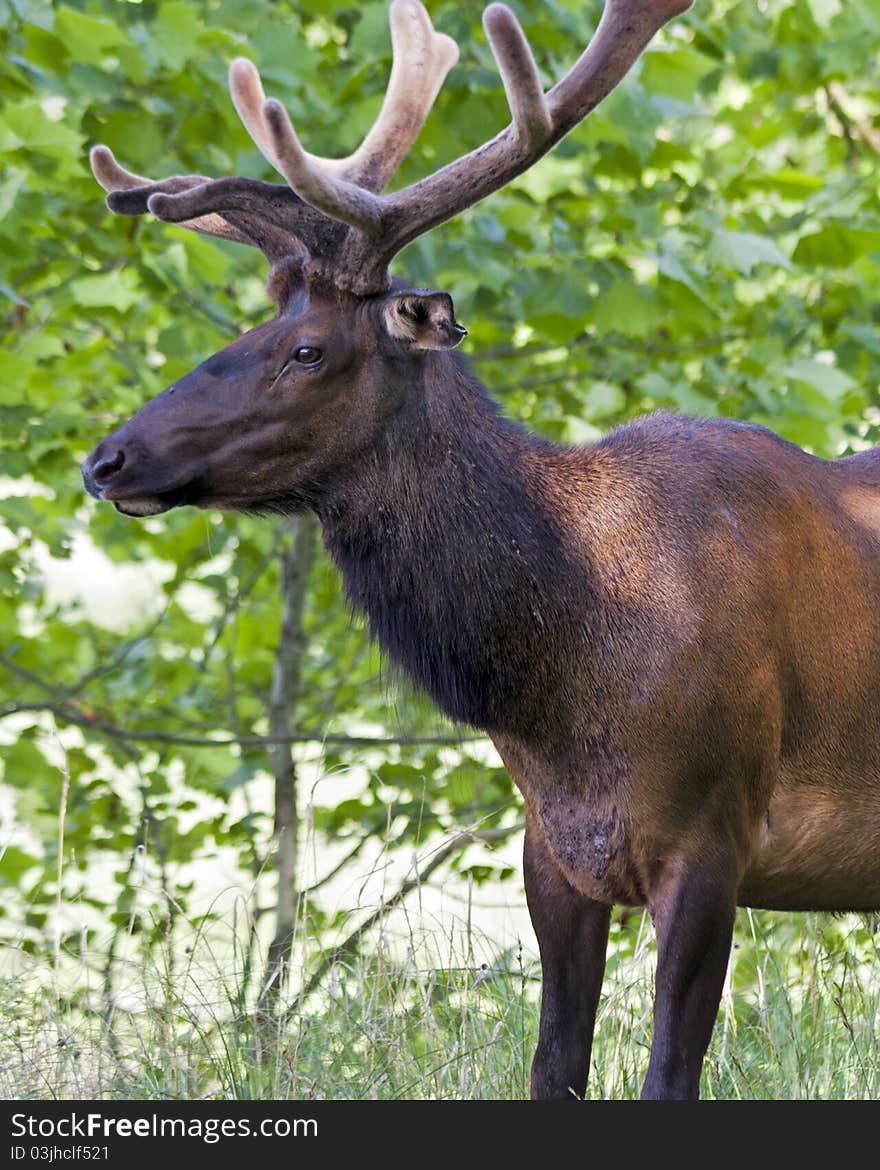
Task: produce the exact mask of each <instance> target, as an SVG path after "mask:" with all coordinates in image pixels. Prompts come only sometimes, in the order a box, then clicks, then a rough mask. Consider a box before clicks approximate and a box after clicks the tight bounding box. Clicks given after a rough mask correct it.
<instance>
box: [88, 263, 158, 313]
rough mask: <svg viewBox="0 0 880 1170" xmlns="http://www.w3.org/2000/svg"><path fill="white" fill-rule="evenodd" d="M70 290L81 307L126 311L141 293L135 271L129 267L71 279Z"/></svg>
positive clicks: (139, 297) (140, 296) (139, 298)
mask: <svg viewBox="0 0 880 1170" xmlns="http://www.w3.org/2000/svg"><path fill="white" fill-rule="evenodd" d="M70 291H71V293H72V295H73V298H74V300H75V301H76V303H77V304H78V305H81V306H82V307H83V308H89V309H93V308H100V307H104V306H106V307H107V308H111V309H117V310H118V311H119V312H120V313H124V312H126V311H127V310H128V309H130V308H131V307H132V306H133V305H136V304H137V303H138V301H140V300H141V298H142V296H143V293H142V290H141V284H140V280H139V278H138V275H137V273H136V272H134V271H132V269H130V268H115V269H114V270H113V271H112V272H104V273H101V274H98V275H95V276H83V277H81V278H80V279H79V280H75V281H73V283H72V284H71V286H70Z"/></svg>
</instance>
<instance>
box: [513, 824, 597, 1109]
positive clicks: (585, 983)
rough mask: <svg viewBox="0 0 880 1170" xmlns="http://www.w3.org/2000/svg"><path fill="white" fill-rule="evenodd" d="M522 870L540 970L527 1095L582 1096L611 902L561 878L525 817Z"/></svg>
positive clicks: (539, 1097)
mask: <svg viewBox="0 0 880 1170" xmlns="http://www.w3.org/2000/svg"><path fill="white" fill-rule="evenodd" d="M524 870H525V884H526V900H527V901H528V906H529V914H530V915H531V918H532V925H533V926H534V928H535V934H536V935H537V936H538V947H539V950H540V952H541V970H542V974H543V985H542V989H541V1024H540V1032H539V1036H538V1047H537V1050H536V1052H535V1059H534V1060H533V1061H532V1084H531V1092H532V1098H533V1099H536V1100H546V1099H547V1098H554V1097H556V1098H568V1099H569V1100H572V1099H574V1098H575V1097H583V1095H584V1091H585V1090H586V1087H587V1074H588V1072H589V1067H590V1051H591V1049H592V1045H593V1026H594V1024H595V1021H596V1007H597V1005H598V1003H599V993H600V991H601V990H602V974H603V971H604V970H605V949H606V947H607V945H608V923H609V920H610V917H611V907H610V906H606V905H603V904H602V903H600V902H594V901H593V899H592V898H588V897H586V896H585V895H584V894H581V893H580V892H579V891H578V890H576V889H575V888H574V887H573V886H572V885H570V884H569V882H568V881H567V880H566V878H565V877H564V875H563V874H562V873H561V871H560V870H559V867H558V866H557V864H556V862H555V861H554V859H553V856H552V854H551V853H550V852H549V850H548V849H547V846H546V844H545V842H544V837H543V833H542V832H541V830H540V828H538V827H537V826H536V825H535V824H534V823H533V822H532V821H531V819H527V821H526V839H525V850H524Z"/></svg>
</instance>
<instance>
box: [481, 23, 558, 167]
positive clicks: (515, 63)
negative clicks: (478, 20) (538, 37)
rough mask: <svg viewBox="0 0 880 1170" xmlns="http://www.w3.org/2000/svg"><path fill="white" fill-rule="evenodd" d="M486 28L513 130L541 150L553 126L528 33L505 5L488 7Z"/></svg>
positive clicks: (521, 139)
mask: <svg viewBox="0 0 880 1170" xmlns="http://www.w3.org/2000/svg"><path fill="white" fill-rule="evenodd" d="M483 28H484V29H485V30H486V37H487V38H488V41H489V45H490V47H491V49H492V53H493V55H494V57H495V61H496V63H497V65H498V72H499V73H500V74H501V82H502V84H503V85H504V93H505V96H506V97H507V104H508V106H509V107H510V116H511V119H512V122H513V129H514V131H515V132H516V135H517V137H518V138H519V139H520V141H521V142H522V143H523V144H524V145H531V146H533V147H536V148H537V147H540V146H541V145H543V143H545V142H546V141H547V140H548V139H549V138H550V135H551V134H552V132H553V123H552V121H551V118H550V112H549V110H548V109H547V103H546V101H545V100H544V89H543V87H542V85H541V79H540V78H539V77H538V67H537V65H536V64H535V58H534V57H533V56H532V50H531V48H530V47H529V42H528V41H527V40H526V36H525V33H524V32H523V30H522V28H521V27H520V23H519V21H518V20H517V19H516V17H515V16H514V15H513V13H512V12H511V11H510V9H509V8H506V7H505V6H504V5H503V4H490V5H489V7H488V8H487V9H486V11H485V12H484V13H483Z"/></svg>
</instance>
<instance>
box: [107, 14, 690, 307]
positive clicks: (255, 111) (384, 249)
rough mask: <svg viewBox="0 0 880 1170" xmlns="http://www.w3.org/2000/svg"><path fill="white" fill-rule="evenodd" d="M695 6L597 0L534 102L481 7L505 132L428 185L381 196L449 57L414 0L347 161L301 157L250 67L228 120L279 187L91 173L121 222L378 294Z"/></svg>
mask: <svg viewBox="0 0 880 1170" xmlns="http://www.w3.org/2000/svg"><path fill="white" fill-rule="evenodd" d="M690 4H691V0H606V4H605V10H604V12H603V14H602V19H601V21H600V23H599V27H598V29H597V30H596V34H595V36H594V37H593V40H592V41H591V43H590V45H589V47H588V48H587V50H586V51H585V52H584V54H583V55H582V56H581V57H580V59H579V60H578V61H577V62H576V63H575V65H574V66H573V68H572V69H571V70H570V71H569V72H568V73H567V74H566V76H565V77H564V78H563V79H562V80H561V81H560V82H558V84H557V85H555V86H554V87H553V88H552V89H551V90H550V91H549V92H548V93H546V94H545V93H544V92H543V90H542V87H541V83H540V80H539V77H538V70H537V67H536V65H535V60H534V57H533V56H532V52H531V49H530V48H529V44H528V41H527V40H526V37H525V35H524V33H523V31H522V29H521V28H520V25H519V23H518V22H517V20H516V17H515V16H514V15H513V13H512V12H511V11H510V10H509V9H508V8H506V7H505V6H504V5H503V4H490V6H489V7H488V8H487V9H486V11H485V13H484V15H483V24H484V27H485V29H486V35H487V37H488V39H489V44H490V45H491V48H492V52H493V53H494V55H495V60H496V62H497V64H498V68H499V71H500V73H501V80H502V83H503V85H504V91H505V94H506V96H507V101H508V105H509V107H510V113H511V123H510V125H509V126H508V127H507V128H506V129H505V130H502V131H501V133H500V134H498V135H496V137H495V138H493V139H492V140H491V141H489V142H487V143H485V144H484V145H482V146H480V147H478V148H477V149H476V150H473V151H471V153H470V154H467V155H464V156H463V157H461V158H459V159H457V160H456V161H455V162H453V163H450V164H449V165H448V166H446V167H443V168H442V169H441V170H439V171H436V172H435V173H434V174H433V175H430V176H429V177H428V178H425V179H422V180H421V181H420V182H418V183H414V184H412V185H411V186H409V187H405V188H403V189H402V190H400V191H397V192H395V193H394V194H391V195H382V194H381V192H382V190H383V189H384V187H385V185H386V184H387V183H388V181H389V179H390V178H391V176H392V175H393V174H394V172H395V170H396V169H397V167H398V165H399V164H400V162H401V160H402V159H403V158H404V157H405V156H406V154H407V152H408V151H409V149H410V147H411V146H412V144H413V142H414V141H415V139H416V137H417V136H418V133H419V131H420V130H421V127H422V125H423V123H424V121H425V118H426V117H427V115H428V112H429V110H430V108H431V106H432V104H433V102H434V100H435V98H436V96H437V94H438V92H439V90H440V86H441V85H442V84H443V80H444V78H445V76H446V74H447V72H448V71H449V69H450V68H451V67H452V65H453V64H454V63H455V61H456V60H457V57H458V49H457V47H456V45H455V43H454V42H453V41H451V40H450V38H449V37H446V36H444V35H443V34H441V33H436V32H435V31H434V29H433V26H432V25H431V21H430V19H429V17H428V14H427V12H426V11H425V9H424V7H423V6H422V4H421V3H420V2H419V0H394V2H393V3H392V5H391V11H390V22H391V38H392V44H393V49H394V63H393V66H392V71H391V77H390V79H389V83H388V90H387V93H386V95H385V101H384V103H383V105H382V109H381V111H380V113H379V116H378V118H377V120H376V122H375V124H374V126H373V127H372V129H371V130H370V132H369V133H368V134H367V136H366V138H365V139H364V141H363V142H362V143H361V145H360V147H359V148H358V150H357V151H355V153H354V154H353V155H350V156H349V157H348V158H345V159H324V158H318V157H317V156H315V155H311V154H308V153H307V152H306V151H305V150H304V149H303V147H302V145H301V144H300V141H299V138H298V137H297V134H296V131H295V130H294V128H293V125H292V124H291V122H290V119H289V117H288V115H287V112H286V111H285V109H284V107H283V106H281V104H280V103H279V102H277V101H275V100H274V99H271V98H270V99H267V98H266V97H265V94H264V92H263V87H262V83H261V82H260V77H259V74H258V73H257V70H256V69H255V67H254V66H253V65H252V64H251V62H250V61H247V60H246V59H244V58H238V59H236V60H235V61H234V62H233V63H232V66H231V68H230V80H229V84H230V90H231V93H232V98H233V101H234V103H235V106H236V109H237V110H238V113H239V115H240V117H241V119H242V121H243V122H244V124H245V126H246V127H247V130H248V132H249V133H250V135H251V137H252V138H253V140H254V142H255V143H256V144H257V146H258V147H259V149H260V151H261V152H262V154H263V155H264V156H265V158H266V159H267V161H268V162H270V163H271V164H272V166H273V167H275V169H276V170H277V171H279V173H280V174H281V175H283V177H284V178H285V180H286V181H287V184H288V185H287V187H282V186H279V185H277V184H273V183H262V182H258V181H257V180H252V179H241V178H228V179H218V180H214V181H211V180H208V179H204V178H202V177H201V176H198V175H179V176H175V177H173V178H170V179H163V180H161V181H160V182H157V183H154V182H151V181H150V180H147V179H143V178H141V177H140V176H138V175H134V174H132V173H131V172H129V171H126V170H124V169H123V168H122V167H120V166H119V165H118V163H117V162H116V160H115V159H114V158H113V155H112V154H111V153H110V151H109V150H108V149H107V148H106V147H96V148H95V149H94V150H93V151H92V169H93V170H94V172H95V176H96V178H97V179H98V181H99V182H100V183H101V184H102V185H103V186H104V187H105V189H107V190H108V191H109V195H108V198H107V203H108V206H109V207H110V208H111V210H113V211H119V212H121V213H123V214H129V215H134V214H139V213H141V212H144V211H147V210H149V211H151V212H153V214H154V215H157V216H158V217H159V218H160V219H164V220H169V221H173V222H178V223H182V224H183V225H184V226H186V227H191V228H194V229H195V230H196V231H202V232H206V233H208V234H210V235H221V236H226V237H227V238H229V239H235V240H239V241H242V242H247V243H253V244H256V245H257V246H258V247H260V248H261V249H262V250H263V251H264V252H265V254H266V255H267V256H268V257H269V258H270V259H277V258H279V256H281V255H284V254H290V253H291V252H299V253H301V252H302V251H303V250H304V251H305V252H307V253H308V255H309V257H310V259H311V261H312V264H313V266H314V267H315V268H319V269H321V270H323V271H325V272H327V273H328V274H330V275H331V276H332V278H333V280H334V281H335V282H336V283H337V284H338V285H340V286H341V287H348V288H351V289H352V290H353V291H355V292H358V293H373V292H379V291H383V290H384V289H385V288H386V287H387V283H388V265H389V263H390V262H391V260H392V259H393V257H394V256H396V255H397V253H398V252H399V251H400V250H401V249H402V248H404V247H405V246H406V245H407V244H408V243H410V242H411V241H412V240H414V239H415V238H416V237H417V236H420V235H422V234H424V233H425V232H427V231H429V230H430V229H431V228H432V227H435V226H436V225H437V224H439V223H442V222H443V221H444V220H447V219H451V218H452V217H453V216H455V215H457V214H458V213H459V212H461V211H463V210H464V209H465V208H466V207H470V206H472V205H473V204H474V203H477V202H479V200H481V199H484V198H485V197H486V196H487V195H489V194H491V192H493V191H497V190H498V189H499V188H500V187H503V186H504V185H505V184H507V183H509V182H510V181H511V180H512V179H514V178H515V177H516V176H517V175H520V174H522V173H523V171H525V170H527V169H528V168H529V167H530V166H531V165H532V164H533V163H534V162H536V161H537V160H538V159H539V158H541V157H542V155H544V154H546V153H547V151H548V150H550V148H551V147H552V146H554V145H555V144H556V143H557V142H558V141H559V140H560V139H561V138H563V137H564V136H565V135H566V134H567V133H568V132H569V130H571V129H572V127H574V126H575V125H577V123H578V122H580V121H581V120H582V119H583V118H584V117H586V115H587V114H588V113H589V112H590V111H591V110H592V109H593V108H594V107H595V106H596V105H597V104H598V103H599V102H600V101H601V100H602V98H603V97H605V96H606V95H607V94H608V93H609V92H610V91H611V90H612V89H613V88H614V87H615V86H616V85H617V84H618V82H620V81H621V79H622V78H623V77H624V76H625V74H626V73H627V72H628V71H629V69H630V68H631V66H632V65H633V63H634V62H635V60H636V58H637V57H638V56H639V54H640V53H641V52H642V50H643V49H644V47H645V46H646V45H647V43H648V41H649V40H650V39H651V37H652V36H653V35H654V34H655V33H656V32H657V30H658V29H659V28H661V27H662V26H663V25H664V24H666V23H667V21H669V20H671V19H672V18H673V17H674V16H677V15H678V14H679V13H681V12H684V11H685V10H686V9H687V8H689V7H690Z"/></svg>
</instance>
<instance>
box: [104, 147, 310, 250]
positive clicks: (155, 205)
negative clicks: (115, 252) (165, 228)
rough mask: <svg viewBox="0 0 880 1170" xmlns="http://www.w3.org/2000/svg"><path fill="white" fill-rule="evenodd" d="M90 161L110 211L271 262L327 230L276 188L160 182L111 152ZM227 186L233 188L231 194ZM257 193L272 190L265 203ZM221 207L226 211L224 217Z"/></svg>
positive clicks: (190, 178)
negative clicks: (159, 222) (148, 216)
mask: <svg viewBox="0 0 880 1170" xmlns="http://www.w3.org/2000/svg"><path fill="white" fill-rule="evenodd" d="M89 161H90V163H91V167H92V173H93V174H94V176H95V178H96V179H97V180H98V182H99V183H100V184H101V186H102V187H103V188H104V190H105V191H106V192H107V201H106V202H107V206H108V207H109V208H110V210H111V211H113V212H115V213H116V214H117V215H143V214H144V213H145V212H147V211H150V212H152V213H153V215H155V216H156V217H157V218H158V219H163V220H167V221H169V222H171V223H178V224H180V226H181V227H185V228H190V229H191V230H192V231H195V232H199V233H200V234H201V235H205V236H215V237H217V238H218V239H221V240H234V241H235V242H236V243H239V244H249V245H250V246H251V247H254V246H255V247H258V248H259V249H260V250H261V251H262V252H263V253H264V255H265V256H266V257H267V258H268V259H269V260H270V261H273V260H277V259H280V258H281V257H283V256H286V255H290V254H292V253H296V252H298V251H301V245H300V243H299V242H298V241H299V240H302V242H303V243H306V244H307V246H308V244H312V245H314V244H315V243H317V241H318V231H317V227H318V225H319V224H321V226H323V223H322V217H320V216H319V215H317V214H316V213H315V212H314V211H313V210H312V209H311V208H309V207H306V206H304V205H303V203H302V202H301V201H300V200H299V199H297V198H296V196H295V195H293V193H292V192H290V191H287V190H285V188H283V187H278V186H275V185H273V184H271V183H263V184H258V183H257V181H256V180H249V179H225V180H223V179H221V180H215V181H213V182H212V181H211V180H209V179H206V178H205V177H204V175H172V176H171V177H170V178H167V179H159V180H157V181H155V182H154V181H153V180H152V179H147V178H144V177H143V176H142V175H136V174H134V172H133V171H127V170H126V169H125V167H122V166H120V165H119V163H118V162H117V161H116V158H115V157H114V154H113V151H112V150H110V148H109V147H108V146H94V147H92V149H91V151H90V152H89ZM223 184H228V185H231V193H230V190H229V188H228V187H227V188H224V186H223ZM255 187H260V188H264V187H265V188H267V189H268V190H267V191H262V190H261V191H260V192H259V194H260V195H262V196H263V198H262V199H261V200H259V203H258V201H257V200H255V198H254V194H255V192H254V190H253V188H255ZM218 195H219V196H220V198H218ZM290 204H293V205H294V206H290ZM218 207H222V209H223V214H222V215H221V214H220V213H219V212H218V210H217V208H218ZM267 212H268V214H267ZM294 228H295V229H296V235H294V234H293V233H294ZM310 229H311V230H310Z"/></svg>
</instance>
